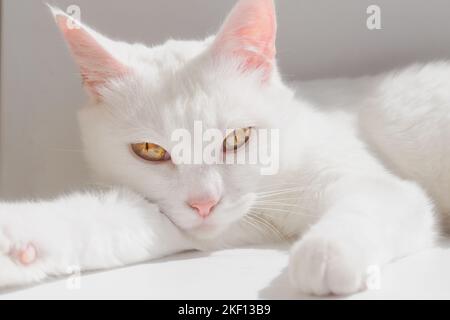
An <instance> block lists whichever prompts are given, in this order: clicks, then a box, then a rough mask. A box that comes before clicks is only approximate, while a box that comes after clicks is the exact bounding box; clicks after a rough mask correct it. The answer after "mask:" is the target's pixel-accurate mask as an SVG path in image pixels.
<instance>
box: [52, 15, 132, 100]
mask: <svg viewBox="0 0 450 320" xmlns="http://www.w3.org/2000/svg"><path fill="white" fill-rule="evenodd" d="M50 9H51V11H52V13H53V16H54V18H55V21H56V24H57V25H58V27H59V29H60V30H61V32H62V34H63V36H64V38H65V40H66V42H67V44H68V45H69V48H70V50H71V52H72V55H73V57H74V59H75V61H76V62H77V64H78V66H79V68H80V72H81V76H82V79H83V84H84V86H85V88H86V89H87V91H88V93H90V94H91V95H92V96H93V97H94V98H95V99H96V100H101V98H102V97H101V94H100V93H99V90H98V89H99V88H101V87H102V86H105V85H106V84H107V82H108V81H109V80H111V79H114V78H118V77H122V76H124V75H125V74H127V73H128V68H127V67H126V66H125V65H123V64H122V63H121V62H120V61H118V60H117V59H116V58H114V57H113V56H112V55H111V54H110V53H109V52H108V51H107V49H105V45H104V44H106V42H107V41H109V40H108V39H106V38H104V37H102V36H101V35H99V34H98V33H96V32H94V31H92V30H91V29H89V28H88V27H86V26H84V25H82V24H81V23H80V22H79V21H76V20H75V19H73V18H72V17H71V16H69V15H67V14H65V13H64V12H63V11H61V10H59V9H56V8H52V7H50ZM101 40H103V41H101Z"/></svg>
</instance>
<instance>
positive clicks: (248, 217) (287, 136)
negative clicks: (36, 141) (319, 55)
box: [0, 0, 450, 295]
mask: <svg viewBox="0 0 450 320" xmlns="http://www.w3.org/2000/svg"><path fill="white" fill-rule="evenodd" d="M53 13H54V16H55V19H56V21H57V24H58V26H59V28H60V29H61V31H62V33H63V35H64V37H65V39H66V40H67V43H68V44H69V47H70V49H71V51H72V53H73V56H74V58H75V60H76V62H77V63H78V65H79V67H80V69H81V74H82V77H83V80H84V86H85V87H86V89H87V91H88V93H89V94H90V98H91V99H90V102H89V103H88V105H87V106H86V107H85V108H83V109H82V110H81V112H80V119H79V120H80V124H81V132H82V137H83V141H84V145H85V151H86V156H87V159H88V161H89V163H90V164H91V166H92V168H93V169H94V170H95V172H96V173H97V174H98V175H99V176H100V177H102V178H103V179H104V180H105V181H106V182H108V183H110V184H111V185H120V186H123V187H124V188H127V189H122V188H117V189H111V190H108V191H103V192H100V191H99V192H93V193H80V194H75V195H72V196H65V197H61V198H59V199H56V200H52V201H43V202H29V203H3V204H0V287H5V286H15V285H23V284H29V283H33V282H37V281H41V280H43V279H45V278H47V277H49V276H58V275H65V274H66V272H67V271H68V267H70V266H74V265H76V266H80V267H81V268H82V270H92V269H102V268H112V267H117V266H122V265H126V264H130V263H136V262H141V261H146V260H149V259H153V258H157V257H161V256H164V255H169V254H173V253H176V252H180V251H183V250H189V249H199V250H216V249H220V248H226V247H235V246H246V245H253V244H261V243H268V242H273V241H280V240H282V239H284V240H292V241H293V242H295V244H294V245H293V248H292V251H291V259H290V265H289V274H290V278H291V281H292V285H294V286H295V287H297V288H298V289H299V290H300V291H302V292H305V293H310V294H316V295H326V294H350V293H354V292H356V291H359V290H361V289H364V287H365V277H366V273H367V271H368V268H369V267H370V266H373V265H376V266H378V265H380V266H381V265H383V264H385V263H387V262H389V261H391V260H393V259H396V258H399V257H402V256H405V255H408V254H410V253H413V252H416V251H419V250H422V249H424V248H427V247H430V246H432V245H433V242H434V240H435V238H436V236H437V227H436V223H435V222H436V218H435V214H434V212H436V213H437V212H439V213H441V214H442V215H441V216H443V217H444V216H445V213H448V212H450V145H449V141H450V64H447V63H433V64H428V65H421V66H413V67H410V68H407V69H405V70H402V71H397V72H391V73H386V74H383V75H379V76H376V77H371V78H362V79H356V80H332V81H328V82H309V83H302V84H299V85H298V90H297V93H296V95H294V91H293V90H292V89H291V88H289V87H288V86H286V85H285V84H284V83H283V82H282V81H281V79H280V76H279V73H278V71H277V68H276V61H275V35H276V21H275V12H274V5H273V1H272V0H240V1H239V2H238V3H237V5H236V6H235V8H234V9H233V11H232V12H231V14H230V15H229V16H228V18H227V19H226V21H225V23H224V25H223V26H222V28H221V30H220V31H219V33H218V35H217V36H216V37H215V38H208V39H206V40H205V41H173V40H171V41H168V42H167V43H165V44H164V45H162V46H157V47H151V48H150V47H146V46H144V45H141V44H134V45H131V44H126V43H123V42H115V41H112V40H109V39H107V38H105V37H103V36H101V35H100V34H98V33H96V32H94V31H93V30H91V29H89V28H88V27H86V26H84V25H81V24H79V23H77V22H75V21H72V20H71V18H69V17H68V16H66V15H65V14H64V13H63V12H61V11H59V10H57V9H53ZM195 121H201V122H202V124H203V126H204V127H205V128H218V129H220V130H225V129H228V128H234V129H237V131H236V132H237V135H236V137H234V140H235V141H234V143H235V145H234V146H233V145H232V148H231V151H230V150H224V151H223V152H225V154H224V157H226V156H227V154H229V153H230V152H231V153H233V152H235V153H239V152H242V150H244V149H252V148H256V144H255V142H254V140H255V139H254V130H255V128H276V129H279V133H280V150H279V159H280V168H279V172H278V174H276V175H261V174H260V170H259V169H260V165H250V164H249V165H189V164H175V161H173V160H175V159H174V158H175V155H173V154H172V155H170V150H171V149H172V148H173V141H172V140H171V138H170V137H171V135H172V133H173V132H174V131H175V130H177V129H179V128H187V129H188V130H192V126H193V124H194V122H195ZM247 128H251V129H247ZM222 147H223V145H222V143H220V145H218V146H217V149H218V150H219V151H220V152H222ZM171 157H172V158H171ZM127 190H133V191H127ZM134 192H136V193H134ZM427 194H428V195H427Z"/></svg>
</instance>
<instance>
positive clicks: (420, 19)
mask: <svg viewBox="0 0 450 320" xmlns="http://www.w3.org/2000/svg"><path fill="white" fill-rule="evenodd" d="M48 2H50V3H51V4H53V5H56V6H59V7H61V8H63V9H65V8H66V7H67V6H68V5H70V4H77V5H79V6H80V8H81V10H82V12H81V13H82V20H83V21H84V22H85V23H87V24H89V25H91V26H93V27H94V28H96V29H98V30H99V31H100V32H102V33H104V34H106V35H108V36H111V37H113V38H117V39H123V40H127V41H139V42H144V43H146V44H156V43H160V42H161V41H163V40H165V39H167V38H169V37H172V38H203V37H205V36H207V35H210V34H212V33H214V32H215V31H216V30H217V29H218V28H219V26H220V23H221V21H222V20H223V18H224V17H225V16H226V14H227V12H228V11H229V9H230V8H231V7H232V5H233V3H234V2H235V1H234V0H128V1H118V0H114V1H111V0H83V1H81V0H79V1H75V0H67V1H66V0H60V1H59V0H58V1H56V0H53V1H51V0H49V1H48ZM370 4H377V5H379V6H380V7H381V10H382V11H381V18H382V30H376V31H369V30H368V29H367V28H366V19H367V14H366V8H367V7H368V6H369V5H370ZM277 7H278V19H279V37H278V56H279V61H280V66H281V71H282V73H283V74H284V75H285V78H287V79H305V80H306V79H313V78H321V77H335V76H357V75H363V74H366V73H370V74H373V73H376V72H379V71H382V70H386V69H390V68H393V67H397V66H402V65H405V64H408V63H411V62H416V61H430V60H433V59H439V58H449V57H450V32H449V31H450V1H448V0H427V1H425V0H372V1H367V0H341V1H337V0H278V1H277ZM1 28H2V29H1V30H2V40H1V93H0V94H1V104H0V121H1V122H0V130H1V131H0V132H1V135H0V139H1V140H0V169H1V171H0V173H1V176H0V178H1V181H0V182H1V183H0V197H2V198H3V199H21V198H23V197H30V196H39V197H47V196H52V195H55V194H58V193H61V192H62V191H65V192H68V191H70V190H74V189H77V188H79V187H80V186H82V185H86V184H88V183H89V179H88V170H87V169H86V168H85V165H84V163H83V160H82V155H81V152H80V147H81V146H80V142H79V138H78V134H77V130H78V129H77V124H76V110H77V108H78V107H79V106H80V105H81V104H82V103H83V101H84V100H85V96H84V92H83V91H82V89H81V86H80V79H79V76H78V71H77V69H76V67H75V65H74V64H73V62H72V60H71V58H70V56H69V53H68V51H67V49H66V47H65V45H64V43H63V41H62V38H61V36H60V35H59V33H58V31H57V29H56V27H55V25H54V23H53V21H52V18H51V16H50V14H49V12H48V9H47V8H46V6H45V5H44V4H43V1H41V0H3V1H2V20H1ZM449 76H450V75H449Z"/></svg>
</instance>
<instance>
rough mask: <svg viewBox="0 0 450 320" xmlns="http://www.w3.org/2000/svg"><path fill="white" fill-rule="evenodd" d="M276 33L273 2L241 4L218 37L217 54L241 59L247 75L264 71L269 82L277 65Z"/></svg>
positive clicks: (247, 0) (245, 1) (257, 0)
mask: <svg viewBox="0 0 450 320" xmlns="http://www.w3.org/2000/svg"><path fill="white" fill-rule="evenodd" d="M276 29H277V25H276V17H275V7H274V4H273V0H240V1H239V2H238V3H237V4H236V6H235V7H234V8H233V10H232V11H231V13H230V15H229V16H228V18H227V19H226V21H225V23H224V25H223V26H222V29H221V30H220V32H219V34H218V35H217V38H216V40H215V43H214V45H213V52H214V54H216V55H232V56H236V57H240V58H242V59H243V61H244V62H243V65H242V68H243V70H244V71H246V70H256V69H261V70H262V71H263V72H264V78H265V79H268V78H269V76H270V73H271V71H272V69H273V64H274V61H275V54H276V48H275V38H276Z"/></svg>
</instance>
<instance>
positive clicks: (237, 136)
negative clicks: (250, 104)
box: [223, 127, 252, 152]
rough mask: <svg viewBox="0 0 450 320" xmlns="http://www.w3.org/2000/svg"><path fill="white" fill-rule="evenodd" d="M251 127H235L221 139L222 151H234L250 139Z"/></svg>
mask: <svg viewBox="0 0 450 320" xmlns="http://www.w3.org/2000/svg"><path fill="white" fill-rule="evenodd" d="M251 129H252V128H251V127H248V128H242V129H236V130H234V131H233V132H231V133H230V134H229V135H228V136H226V138H225V140H223V151H224V152H227V151H236V150H237V149H239V148H240V147H242V146H243V145H244V144H246V143H247V141H248V139H250V132H251Z"/></svg>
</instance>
